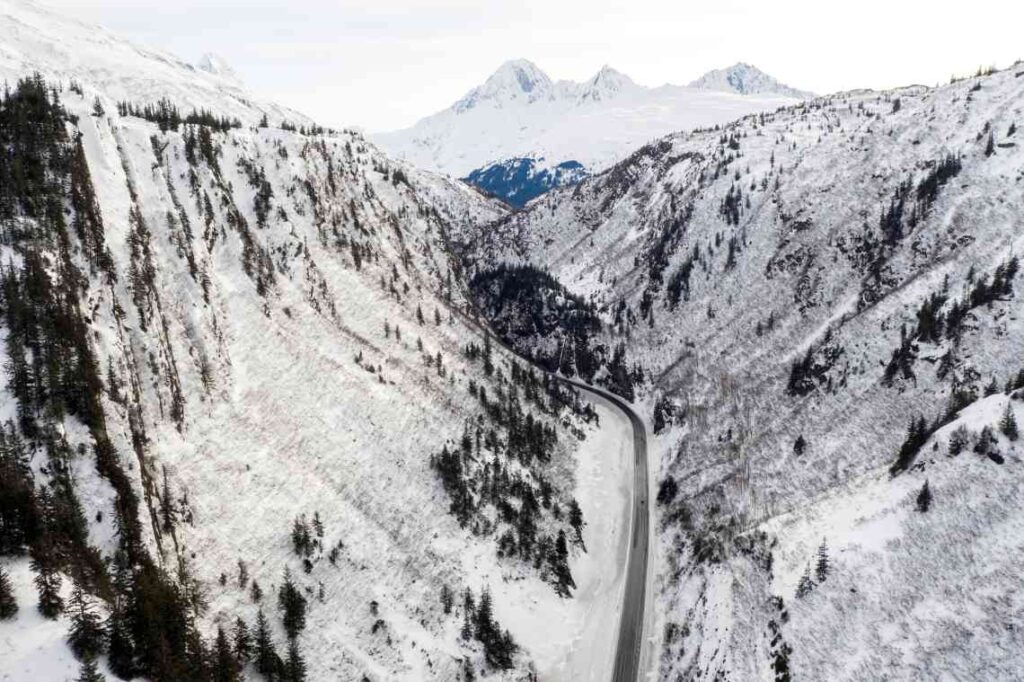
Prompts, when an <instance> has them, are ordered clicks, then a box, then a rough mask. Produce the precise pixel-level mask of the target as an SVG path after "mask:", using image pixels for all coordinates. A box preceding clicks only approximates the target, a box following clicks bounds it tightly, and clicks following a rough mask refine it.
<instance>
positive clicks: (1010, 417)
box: [999, 401, 1020, 440]
mask: <svg viewBox="0 0 1024 682" xmlns="http://www.w3.org/2000/svg"><path fill="white" fill-rule="evenodd" d="M999 430H1000V431H1002V432H1003V435H1004V436H1006V437H1007V438H1009V439H1010V440H1017V437H1018V436H1019V435H1020V432H1019V430H1018V428H1017V417H1016V416H1014V414H1013V403H1012V401H1008V402H1007V403H1006V410H1005V411H1004V412H1003V418H1002V419H1000V420H999Z"/></svg>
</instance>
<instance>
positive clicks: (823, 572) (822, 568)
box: [814, 540, 829, 583]
mask: <svg viewBox="0 0 1024 682" xmlns="http://www.w3.org/2000/svg"><path fill="white" fill-rule="evenodd" d="M828 571H829V563H828V547H826V546H825V541H824V540H822V541H821V546H820V547H818V559H817V562H816V563H815V565H814V574H815V577H816V578H817V579H818V582H819V583H823V582H825V578H827V577H828Z"/></svg>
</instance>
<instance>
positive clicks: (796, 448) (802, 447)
mask: <svg viewBox="0 0 1024 682" xmlns="http://www.w3.org/2000/svg"><path fill="white" fill-rule="evenodd" d="M806 450H807V441H806V440H804V436H803V434H800V435H799V436H797V437H796V440H795V441H794V442H793V454H794V455H796V456H797V457H799V456H800V455H802V454H804V452H805V451H806Z"/></svg>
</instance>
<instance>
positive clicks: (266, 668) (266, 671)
mask: <svg viewBox="0 0 1024 682" xmlns="http://www.w3.org/2000/svg"><path fill="white" fill-rule="evenodd" d="M254 654H255V660H254V663H255V664H256V671H257V672H259V673H260V674H262V675H264V676H266V677H267V678H271V679H272V678H273V677H274V676H275V675H276V674H277V671H278V669H279V668H280V665H279V661H280V657H279V656H278V655H277V650H276V649H275V648H274V638H273V635H271V634H270V623H268V622H267V617H266V616H265V615H263V609H260V610H259V612H258V613H257V614H256V642H255V651H254Z"/></svg>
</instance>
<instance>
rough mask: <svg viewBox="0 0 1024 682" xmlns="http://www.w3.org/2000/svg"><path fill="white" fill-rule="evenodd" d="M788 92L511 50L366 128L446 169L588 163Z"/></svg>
mask: <svg viewBox="0 0 1024 682" xmlns="http://www.w3.org/2000/svg"><path fill="white" fill-rule="evenodd" d="M794 101H796V99H795V98H794V97H791V96H788V95H779V94H776V93H771V92H759V93H756V94H751V95H741V94H739V93H737V92H735V91H720V90H715V89H700V88H690V87H683V86H676V85H662V86H659V87H654V88H649V87H645V86H641V85H638V84H636V83H635V82H634V81H633V80H632V79H630V78H629V77H628V76H626V75H625V74H622V73H621V72H619V71H616V70H615V69H613V68H611V67H609V66H604V67H602V68H601V69H600V70H598V72H597V73H595V74H594V75H593V76H591V77H590V78H588V79H586V80H585V81H582V82H574V81H566V80H559V81H555V80H552V79H551V78H550V77H549V76H548V75H547V74H546V73H544V71H543V70H541V69H540V68H539V67H537V66H536V65H535V64H533V63H532V62H530V61H528V60H525V59H518V60H511V61H508V62H505V63H504V64H502V65H501V66H499V67H498V69H497V70H496V71H495V72H494V73H493V74H492V75H491V76H490V77H489V78H487V79H486V80H485V82H484V83H483V84H481V85H479V86H477V87H475V88H472V89H471V90H470V91H469V92H467V93H466V95H464V96H463V97H462V98H460V99H459V100H457V101H456V102H455V103H454V104H453V105H452V106H450V107H448V108H446V109H444V110H442V111H440V112H437V113H434V114H431V115H429V116H427V117H425V118H423V119H421V120H420V121H418V122H417V123H416V124H415V125H413V126H412V127H410V128H407V129H404V130H399V131H391V132H383V133H376V134H371V135H370V136H369V137H370V139H372V140H374V141H375V142H377V143H379V144H380V145H381V146H382V147H383V148H384V149H386V150H388V151H389V152H390V153H392V154H394V155H396V156H397V157H399V158H402V159H404V160H407V161H409V162H411V163H414V164H415V165H417V166H419V167H421V168H427V169H430V170H436V171H440V172H444V173H448V174H450V175H453V176H455V177H465V176H467V175H469V174H470V173H471V172H473V171H474V170H478V169H481V168H484V167H487V166H490V165H492V164H495V163H498V162H500V161H502V160H505V159H509V158H531V159H534V160H535V162H537V160H539V159H541V158H544V159H546V160H547V161H546V163H548V164H558V163H561V162H563V161H570V160H574V161H578V162H580V163H581V164H583V165H584V166H585V167H586V168H587V169H588V171H590V172H597V171H601V170H604V169H605V168H607V167H608V166H610V165H611V164H613V163H615V162H616V161H618V160H620V159H622V158H624V157H626V156H627V155H628V154H629V153H631V152H632V151H634V150H635V149H637V148H639V147H640V146H642V145H643V144H646V143H647V142H649V141H650V140H651V139H655V138H657V137H660V136H662V135H665V134H668V133H671V132H675V131H677V130H686V129H690V128H694V127H702V126H714V125H720V124H723V123H726V122H728V121H730V120H733V119H735V118H738V117H740V116H743V115H746V114H750V113H754V112H759V111H768V110H771V109H775V108H778V107H780V106H785V105H787V104H791V103H793V102H794Z"/></svg>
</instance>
